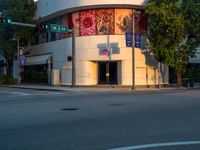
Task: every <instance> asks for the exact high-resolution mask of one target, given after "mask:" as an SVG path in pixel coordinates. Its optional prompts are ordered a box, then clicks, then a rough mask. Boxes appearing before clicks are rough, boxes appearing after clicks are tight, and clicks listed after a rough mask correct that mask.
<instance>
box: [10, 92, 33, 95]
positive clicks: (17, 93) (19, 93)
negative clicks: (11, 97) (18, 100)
mask: <svg viewBox="0 0 200 150" xmlns="http://www.w3.org/2000/svg"><path fill="white" fill-rule="evenodd" d="M8 93H11V94H16V95H21V96H29V95H31V94H28V93H23V92H8Z"/></svg>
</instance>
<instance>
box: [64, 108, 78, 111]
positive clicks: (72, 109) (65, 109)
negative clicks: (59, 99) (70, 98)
mask: <svg viewBox="0 0 200 150" xmlns="http://www.w3.org/2000/svg"><path fill="white" fill-rule="evenodd" d="M61 110H62V111H76V110H79V109H78V108H62V109H61Z"/></svg>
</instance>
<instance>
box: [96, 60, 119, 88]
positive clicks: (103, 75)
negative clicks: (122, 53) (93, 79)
mask: <svg viewBox="0 0 200 150" xmlns="http://www.w3.org/2000/svg"><path fill="white" fill-rule="evenodd" d="M98 68H99V69H98V70H99V77H98V80H99V84H118V62H99V64H98Z"/></svg>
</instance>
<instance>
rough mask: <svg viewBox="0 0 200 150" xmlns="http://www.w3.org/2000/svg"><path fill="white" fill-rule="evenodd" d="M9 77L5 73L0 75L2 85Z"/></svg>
mask: <svg viewBox="0 0 200 150" xmlns="http://www.w3.org/2000/svg"><path fill="white" fill-rule="evenodd" d="M6 80H7V77H6V76H5V75H0V85H2V84H6Z"/></svg>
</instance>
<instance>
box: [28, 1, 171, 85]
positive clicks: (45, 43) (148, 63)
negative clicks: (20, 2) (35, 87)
mask: <svg viewBox="0 0 200 150" xmlns="http://www.w3.org/2000/svg"><path fill="white" fill-rule="evenodd" d="M144 6H145V1H144V0H112V1H108V0H58V1H55V0H39V1H38V2H37V8H38V9H37V13H36V18H37V20H38V23H39V25H38V27H37V28H36V29H35V30H34V32H33V33H32V41H31V43H32V44H31V46H29V47H28V48H27V50H26V53H27V60H26V66H25V78H27V77H26V76H29V77H30V76H32V75H30V73H29V74H28V73H26V72H28V71H27V70H29V71H30V70H32V71H33V70H36V72H37V71H39V70H41V68H45V69H44V70H43V72H45V73H46V79H47V78H48V77H51V78H53V77H54V78H55V76H57V78H58V77H59V79H58V81H57V83H56V84H64V85H71V83H72V61H71V56H72V35H71V33H53V32H50V31H49V30H46V29H44V27H40V26H41V25H43V24H45V25H46V24H63V25H67V26H68V28H69V29H75V35H76V49H75V51H76V59H75V63H76V69H75V70H76V76H75V79H76V85H80V86H91V85H99V84H118V85H122V86H130V85H132V78H133V76H132V74H133V73H132V68H133V66H134V67H135V68H134V71H135V84H136V86H152V85H157V84H168V66H167V65H165V64H161V65H160V69H158V63H157V61H156V60H155V58H154V56H153V54H152V53H151V52H149V50H148V42H147V32H148V31H147V29H148V25H147V17H146V16H145V15H144V11H143V9H144ZM136 12H137V13H136ZM138 12H139V13H138ZM127 32H128V33H133V32H134V33H140V34H141V35H142V37H141V48H135V49H134V51H135V58H133V57H132V52H133V49H132V47H126V33H127ZM132 59H133V62H134V63H135V65H133V64H132ZM50 70H51V71H50ZM159 70H160V71H159ZM45 73H44V74H45ZM56 73H57V74H56ZM49 80H50V79H49ZM45 81H47V80H45Z"/></svg>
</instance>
